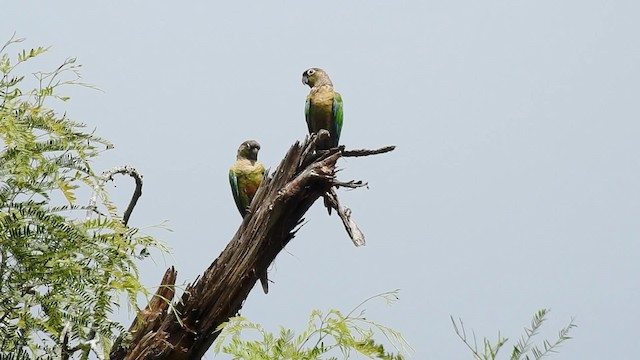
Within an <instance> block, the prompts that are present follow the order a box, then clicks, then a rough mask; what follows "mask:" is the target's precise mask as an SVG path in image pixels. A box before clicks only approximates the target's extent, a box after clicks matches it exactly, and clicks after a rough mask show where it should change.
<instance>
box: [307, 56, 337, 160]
mask: <svg viewBox="0 0 640 360" xmlns="http://www.w3.org/2000/svg"><path fill="white" fill-rule="evenodd" d="M302 83H303V84H305V85H309V87H310V88H311V91H310V92H309V95H308V96H307V102H306V104H305V107H304V115H305V118H306V119H307V127H308V128H309V134H312V133H317V132H318V131H320V130H321V129H325V130H327V131H328V132H329V135H330V137H329V141H328V142H324V143H321V144H320V143H319V144H318V148H319V149H328V148H332V147H336V146H338V141H339V140H340V132H341V131H342V96H340V94H338V93H337V92H335V91H334V90H333V83H332V82H331V79H330V78H329V75H327V73H326V72H325V71H324V70H322V69H319V68H310V69H307V70H305V72H303V73H302Z"/></svg>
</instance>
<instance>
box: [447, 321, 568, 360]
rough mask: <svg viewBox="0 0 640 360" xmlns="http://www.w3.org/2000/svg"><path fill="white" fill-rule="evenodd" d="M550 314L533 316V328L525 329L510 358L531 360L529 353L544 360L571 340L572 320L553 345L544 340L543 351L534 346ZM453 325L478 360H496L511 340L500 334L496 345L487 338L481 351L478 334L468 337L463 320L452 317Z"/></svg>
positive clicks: (536, 358) (537, 358)
mask: <svg viewBox="0 0 640 360" xmlns="http://www.w3.org/2000/svg"><path fill="white" fill-rule="evenodd" d="M548 313H549V310H548V309H542V310H539V311H538V312H537V313H536V314H535V315H534V316H533V319H532V320H531V327H530V328H525V329H524V335H522V337H521V338H520V339H519V340H518V342H517V343H516V345H515V346H514V347H513V351H512V352H511V357H510V359H511V360H521V359H524V360H530V359H531V358H530V357H529V353H531V354H532V355H533V359H535V360H539V359H542V358H543V357H545V356H548V355H551V354H552V353H555V352H557V349H558V348H559V347H560V345H562V344H563V343H564V342H565V341H567V340H569V339H571V337H570V336H569V332H570V331H571V329H573V328H574V327H576V325H575V324H574V322H573V319H571V321H570V322H569V324H568V325H567V326H566V327H564V328H562V329H561V330H560V331H559V333H558V338H557V339H556V340H555V341H554V342H553V343H551V342H549V341H548V340H543V342H542V350H541V348H540V347H538V346H535V345H533V338H534V337H535V336H536V335H538V332H539V330H540V328H541V326H542V324H543V323H544V321H545V320H546V316H547V314H548ZM451 323H452V324H453V329H454V330H455V332H456V335H458V337H459V338H460V339H461V340H462V342H463V343H464V344H465V345H466V346H467V348H469V350H470V351H471V353H472V354H473V357H474V358H475V359H476V360H495V359H496V358H497V356H498V352H499V351H500V349H501V348H502V347H503V346H504V345H505V344H506V343H507V341H508V340H509V339H508V338H504V337H502V336H500V333H498V339H497V340H496V342H495V343H492V342H491V340H489V339H487V338H486V337H485V338H484V339H483V340H482V348H481V349H479V348H478V343H477V339H476V334H475V333H473V332H472V339H471V338H469V337H468V336H467V332H466V330H465V328H464V323H463V322H462V319H458V322H456V321H455V319H454V318H453V316H452V317H451Z"/></svg>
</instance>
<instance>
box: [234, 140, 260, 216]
mask: <svg viewBox="0 0 640 360" xmlns="http://www.w3.org/2000/svg"><path fill="white" fill-rule="evenodd" d="M258 151H260V144H258V142H257V141H255V140H247V141H245V142H243V143H242V144H240V147H239V148H238V155H237V156H236V163H235V164H233V166H232V167H231V169H229V183H230V184H231V192H232V193H233V199H234V200H235V201H236V206H237V207H238V211H240V215H242V217H245V216H246V215H247V212H248V210H249V205H251V200H252V199H253V196H254V195H255V194H256V191H257V190H258V187H259V186H260V184H261V183H262V178H263V177H264V166H263V165H262V164H261V163H259V162H258Z"/></svg>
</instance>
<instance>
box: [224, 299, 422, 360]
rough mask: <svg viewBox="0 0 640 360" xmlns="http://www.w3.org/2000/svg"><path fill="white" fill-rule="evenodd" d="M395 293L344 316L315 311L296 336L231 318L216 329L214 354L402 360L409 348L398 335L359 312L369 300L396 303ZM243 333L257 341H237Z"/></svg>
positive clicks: (251, 358)
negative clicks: (391, 348)
mask: <svg viewBox="0 0 640 360" xmlns="http://www.w3.org/2000/svg"><path fill="white" fill-rule="evenodd" d="M397 292H398V291H397V290H396V291H393V292H388V293H383V294H379V295H376V296H374V297H371V298H369V299H367V300H365V301H364V302H362V303H361V304H360V305H358V306H357V307H356V308H355V309H354V310H352V311H351V312H350V313H348V314H346V315H345V314H343V313H342V312H340V311H338V310H330V311H329V312H328V313H326V314H323V313H322V312H320V311H318V310H315V311H313V312H312V314H311V316H310V317H309V321H308V322H307V328H306V330H304V331H303V332H302V333H301V334H299V335H296V334H295V333H294V332H293V331H292V330H289V329H285V328H280V331H279V333H277V334H273V333H270V332H268V331H267V330H265V329H264V328H263V327H262V326H260V325H259V324H255V323H252V322H249V321H248V320H247V319H245V318H243V317H235V318H232V319H230V320H229V321H228V322H227V323H225V324H222V325H220V327H219V328H218V331H221V333H220V335H219V336H218V339H217V340H216V343H215V346H214V351H215V352H216V353H218V354H219V353H225V354H229V355H232V356H233V358H234V359H245V360H270V359H291V360H312V359H338V357H336V355H337V354H340V357H339V358H340V359H348V358H350V357H351V356H352V355H353V354H354V353H358V354H361V355H364V356H365V357H367V358H369V359H383V360H402V359H404V357H403V355H402V353H406V352H408V351H410V350H411V347H410V346H409V345H408V344H407V343H406V341H405V340H404V339H403V338H402V336H401V335H400V333H398V332H397V331H395V330H393V329H391V328H388V327H386V326H383V325H381V324H378V323H376V322H374V321H371V320H368V319H367V318H365V317H364V311H363V310H362V307H363V305H364V304H365V303H367V302H368V301H370V300H372V299H376V298H383V299H386V300H387V301H388V302H392V301H395V300H397ZM356 312H358V314H355V313H356ZM247 330H253V331H255V332H257V334H258V337H261V339H258V340H256V341H251V340H243V339H241V335H242V334H243V332H245V331H247ZM377 335H382V336H383V337H384V338H386V340H387V341H388V342H389V343H390V344H391V345H393V346H394V351H395V352H394V351H391V352H389V351H387V349H385V347H384V345H382V344H381V343H380V342H378V341H377V340H375V338H374V337H375V336H377Z"/></svg>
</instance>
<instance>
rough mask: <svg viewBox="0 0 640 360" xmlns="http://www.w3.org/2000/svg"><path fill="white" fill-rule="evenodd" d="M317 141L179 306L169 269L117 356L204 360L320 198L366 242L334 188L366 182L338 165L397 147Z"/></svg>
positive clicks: (290, 158)
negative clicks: (325, 146) (328, 145)
mask: <svg viewBox="0 0 640 360" xmlns="http://www.w3.org/2000/svg"><path fill="white" fill-rule="evenodd" d="M315 141H316V137H315V136H312V137H311V138H308V139H307V140H306V141H305V142H304V143H302V144H301V143H299V142H296V143H295V144H294V145H293V146H292V147H291V148H290V149H289V151H288V152H287V154H286V155H285V158H284V159H283V160H282V162H281V163H280V165H279V166H278V168H277V169H276V170H275V171H274V172H273V174H272V176H270V177H266V178H265V179H264V181H263V183H262V185H261V186H260V188H259V189H258V192H257V193H256V196H255V198H254V199H253V201H252V204H251V208H250V214H249V215H247V216H246V217H245V218H244V220H243V222H242V224H241V225H240V228H239V229H238V231H237V232H236V234H235V236H234V237H233V239H232V240H231V241H230V242H229V244H228V245H227V247H226V248H225V249H224V250H223V251H222V253H221V254H220V255H219V256H218V258H217V259H215V260H214V261H213V263H212V264H211V265H210V266H209V268H208V269H206V270H205V271H204V273H203V274H202V275H201V276H200V277H199V278H198V279H196V281H195V282H194V283H193V284H190V285H188V286H187V287H186V289H185V291H184V293H183V294H182V296H181V298H180V299H179V300H176V301H173V302H172V298H173V295H174V293H173V290H171V291H168V290H166V289H169V288H171V286H172V285H173V284H174V283H175V276H176V272H175V270H174V269H173V268H171V269H169V270H167V273H166V274H165V277H164V278H163V281H162V284H161V287H160V289H159V290H158V293H156V296H155V297H154V298H153V299H152V300H151V303H150V304H149V305H148V306H147V308H146V309H145V310H143V311H141V312H140V314H139V315H138V317H137V319H136V320H134V322H133V324H132V325H131V327H130V329H129V333H128V341H121V342H120V344H119V345H118V346H114V347H113V349H112V352H111V356H110V358H111V359H113V360H116V359H117V360H119V359H176V360H181V359H185V360H186V359H200V358H201V357H202V356H203V355H204V354H205V352H206V351H207V349H209V347H210V346H211V344H212V343H213V341H214V340H215V339H216V337H217V336H218V333H217V332H216V331H215V330H216V329H217V327H218V326H219V325H220V324H222V323H224V322H226V321H227V320H228V319H229V318H230V317H232V316H235V315H237V314H238V313H239V311H240V309H241V308H242V305H243V303H244V301H245V299H246V298H247V296H248V295H249V292H250V291H251V289H252V288H253V287H254V285H255V283H256V281H257V280H258V277H259V276H260V275H261V274H263V273H264V272H266V271H267V268H268V266H269V265H270V264H271V262H272V261H273V260H274V259H275V258H276V256H277V255H278V253H280V251H281V250H282V249H284V247H285V246H286V245H287V243H289V241H291V239H293V237H294V236H295V234H296V231H297V230H296V229H297V228H298V227H299V225H300V224H301V223H302V222H303V221H304V218H303V216H304V214H305V213H306V212H307V210H308V209H309V208H310V207H311V205H313V203H314V202H315V201H316V200H317V199H318V198H319V197H321V196H324V197H325V204H326V205H327V206H329V207H330V208H333V209H335V210H336V212H337V213H338V214H339V215H340V218H341V219H342V222H343V225H344V226H345V229H347V232H348V233H349V236H350V237H351V239H352V240H353V242H354V244H356V245H357V246H361V245H364V235H363V234H362V232H361V231H360V229H358V226H357V225H356V224H355V222H353V220H352V219H351V211H350V210H349V209H347V208H342V207H341V206H340V203H339V201H338V195H337V193H336V192H335V190H334V188H335V187H336V186H344V187H360V186H366V184H363V183H362V182H339V181H337V180H336V179H335V173H336V168H335V167H336V161H337V160H338V159H339V158H340V157H342V156H344V154H345V153H352V154H359V155H352V156H368V155H374V154H379V153H383V152H388V151H391V150H393V147H387V148H383V149H387V150H385V151H379V150H357V151H356V152H355V153H354V152H346V151H344V148H343V147H338V148H334V149H330V150H325V151H316V150H315ZM163 289H165V290H163ZM161 290H162V291H164V292H161ZM169 310H171V311H169Z"/></svg>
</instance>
